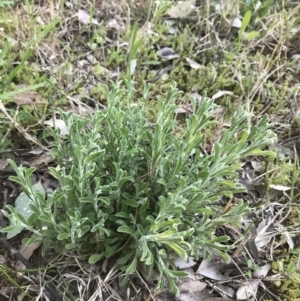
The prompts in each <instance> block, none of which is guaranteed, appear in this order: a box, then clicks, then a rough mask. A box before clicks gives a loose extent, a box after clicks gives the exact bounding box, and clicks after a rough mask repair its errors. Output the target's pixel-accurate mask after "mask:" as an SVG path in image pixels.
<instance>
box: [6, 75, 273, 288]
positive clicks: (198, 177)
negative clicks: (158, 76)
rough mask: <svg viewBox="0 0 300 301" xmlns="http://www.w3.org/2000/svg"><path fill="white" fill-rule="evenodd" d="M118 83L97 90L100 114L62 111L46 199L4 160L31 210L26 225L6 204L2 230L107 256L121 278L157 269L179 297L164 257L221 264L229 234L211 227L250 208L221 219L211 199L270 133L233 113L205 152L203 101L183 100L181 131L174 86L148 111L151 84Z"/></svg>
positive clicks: (232, 184)
mask: <svg viewBox="0 0 300 301" xmlns="http://www.w3.org/2000/svg"><path fill="white" fill-rule="evenodd" d="M122 87H124V85H120V83H117V84H113V86H112V88H111V89H110V90H109V89H108V88H106V89H105V91H106V94H105V95H106V99H107V109H105V110H100V109H96V110H95V112H93V113H91V114H89V115H88V116H86V117H79V116H77V115H75V114H74V113H71V112H61V115H62V117H63V119H64V120H65V122H66V124H67V127H68V129H69V134H67V135H66V136H64V137H62V136H61V135H60V132H59V130H53V131H52V135H53V137H54V140H55V143H54V147H53V150H52V154H53V156H54V158H55V159H56V161H57V163H58V164H59V167H60V169H59V170H58V169H55V168H49V169H50V171H51V173H52V174H53V175H54V176H55V177H56V178H57V179H58V180H59V183H60V188H59V189H57V190H55V191H54V192H53V193H52V194H50V195H48V196H47V197H46V196H45V195H44V194H43V193H42V192H41V191H39V190H38V189H35V188H33V185H32V184H31V179H30V175H31V174H32V173H33V172H34V168H29V169H27V168H23V167H19V168H18V167H17V166H16V165H15V164H14V163H12V165H13V166H14V169H15V171H16V172H17V176H16V177H11V179H12V180H14V181H16V182H18V183H20V184H21V186H22V188H23V190H24V192H25V194H26V195H28V196H29V198H30V200H31V201H32V203H31V204H30V210H32V213H31V214H30V216H29V217H28V219H25V218H23V217H22V215H20V214H19V213H18V212H17V211H16V209H15V208H14V207H12V206H7V209H8V211H9V213H8V212H6V211H3V213H4V214H5V215H6V217H8V218H9V219H10V221H11V226H9V227H7V228H5V229H2V230H1V231H2V232H10V231H12V230H13V229H15V228H16V227H20V226H21V227H22V228H24V229H27V230H29V231H31V232H32V233H33V234H32V237H31V238H30V239H26V240H25V242H26V243H27V244H30V243H32V242H33V241H35V240H42V241H43V252H45V250H46V249H47V248H49V247H50V246H51V247H53V248H55V250H56V251H62V252H66V251H71V250H72V251H74V252H76V251H80V252H81V254H84V253H85V254H86V252H88V253H89V254H90V255H91V256H90V257H89V262H90V263H95V262H97V261H98V260H100V259H102V258H110V257H112V256H114V258H116V259H117V263H118V265H119V268H120V269H122V270H124V271H125V272H126V275H127V277H126V278H127V279H128V277H129V276H130V275H131V274H134V273H135V272H136V271H137V270H138V269H139V268H143V269H144V270H146V271H148V273H149V275H150V277H151V274H152V273H153V271H155V270H156V271H159V273H160V278H159V282H158V287H159V288H163V287H164V285H165V281H166V280H167V281H168V283H169V285H170V288H171V289H172V290H173V291H175V292H178V289H177V287H176V281H177V280H178V278H180V277H181V276H185V273H183V272H181V271H177V270H176V267H175V265H174V263H173V261H172V255H175V256H180V257H181V258H184V259H187V258H188V256H189V255H191V256H195V257H196V258H197V257H198V254H199V250H200V251H202V254H203V255H204V257H205V258H209V257H210V256H211V254H212V253H217V254H219V255H221V256H223V258H225V259H229V258H228V255H227V254H226V251H227V250H229V249H230V245H228V243H227V241H228V237H227V236H221V237H217V236H216V235H215V231H216V229H217V228H218V227H219V226H220V225H223V224H225V223H227V224H234V225H237V226H239V224H240V222H241V219H242V216H243V215H244V214H246V213H248V212H249V208H248V205H247V204H246V203H244V202H243V201H242V200H241V201H239V202H238V203H237V204H236V205H235V206H233V208H232V209H231V210H230V211H228V212H227V213H225V214H223V215H222V214H220V212H221V211H222V210H221V209H222V208H221V206H220V204H219V201H220V200H221V198H223V197H229V198H230V197H232V196H233V194H234V193H238V192H241V191H243V188H242V187H241V186H240V185H239V184H238V182H237V171H238V170H239V169H240V168H241V163H240V160H241V159H242V158H244V157H246V156H250V155H270V154H272V153H270V152H268V151H262V150H261V149H262V148H264V147H266V146H268V145H270V144H272V143H273V142H274V141H275V140H276V137H275V134H274V133H273V132H272V131H271V130H269V126H270V125H269V124H268V119H267V117H266V116H265V117H263V118H262V119H261V120H260V121H259V122H258V123H257V124H256V125H255V126H253V127H250V126H249V123H248V122H247V121H248V118H249V117H250V115H249V114H248V113H247V112H245V111H244V110H243V109H242V108H240V109H238V110H237V112H236V114H235V116H234V117H233V118H232V120H231V125H230V127H229V128H227V129H224V131H223V133H222V134H221V135H220V137H219V139H216V140H217V141H216V142H215V143H214V145H213V149H212V151H211V153H210V154H208V153H206V152H205V151H202V150H201V149H203V148H201V146H204V144H205V141H206V136H205V132H206V130H207V129H208V128H210V127H213V126H214V125H215V124H216V123H217V121H215V120H214V119H213V112H214V110H215V109H216V107H217V106H216V105H215V104H214V102H213V100H212V99H209V98H205V97H204V98H203V100H202V101H201V102H200V103H199V102H196V101H195V100H192V108H193V113H192V114H191V115H190V116H189V117H188V118H187V119H186V124H185V126H184V133H183V134H182V132H183V131H182V130H180V131H178V128H177V127H178V122H177V120H176V117H175V116H174V110H175V109H176V105H175V102H176V99H177V98H178V97H179V96H180V92H179V91H178V90H177V89H176V87H174V86H171V87H170V88H169V91H168V92H167V93H166V95H165V96H164V97H163V98H162V97H160V98H159V99H157V108H156V110H155V111H154V110H152V108H150V107H149V105H148V104H147V102H148V100H149V98H150V96H151V86H149V85H146V84H144V92H143V95H142V96H141V97H140V98H138V97H137V96H136V95H137V94H136V90H135V88H134V84H133V82H132V81H130V80H127V81H125V87H124V88H122ZM149 116H152V117H151V120H155V122H154V123H149V122H148V120H149V119H148V117H149ZM83 251H85V252H83ZM125 280H126V279H125Z"/></svg>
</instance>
